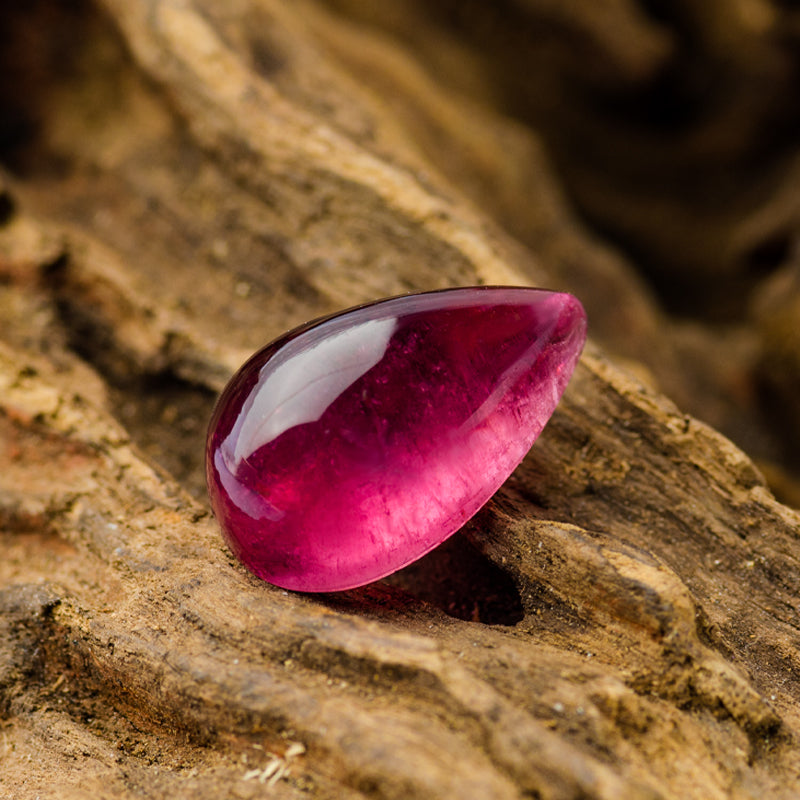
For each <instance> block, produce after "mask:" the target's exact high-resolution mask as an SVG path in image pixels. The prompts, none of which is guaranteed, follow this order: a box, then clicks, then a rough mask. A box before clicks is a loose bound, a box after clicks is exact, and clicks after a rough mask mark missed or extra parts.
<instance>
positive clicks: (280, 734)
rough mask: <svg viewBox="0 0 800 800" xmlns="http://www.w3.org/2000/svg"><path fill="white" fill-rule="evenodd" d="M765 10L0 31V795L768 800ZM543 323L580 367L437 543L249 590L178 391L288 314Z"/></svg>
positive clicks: (739, 7)
mask: <svg viewBox="0 0 800 800" xmlns="http://www.w3.org/2000/svg"><path fill="white" fill-rule="evenodd" d="M798 44H800V7H798V5H797V3H796V2H793V1H792V0H705V1H704V2H702V3H700V2H691V0H675V1H674V2H667V0H602V2H597V1H596V0H564V2H552V1H551V0H498V2H494V3H488V2H483V3H481V2H477V0H462V1H461V2H457V1H456V0H440V1H439V2H437V3H426V2H422V0H388V1H387V2H383V3H371V2H363V0H295V1H294V2H290V1H289V0H282V1H281V0H231V1H230V2H226V3H219V2H212V0H72V2H55V1H54V0H33V2H30V3H24V4H22V3H17V4H14V3H6V4H3V5H2V7H0V795H2V796H4V797H13V798H18V799H20V800H29V799H30V800H34V798H41V799H42V800H44V798H59V800H73V799H75V800H77V799H78V798H92V799H93V800H95V799H96V798H124V799H125V800H133V799H134V798H161V797H166V796H174V797H192V798H201V800H202V798H208V800H212V799H213V800H218V798H221V797H225V798H227V797H231V798H261V797H276V798H305V797H314V798H353V799H354V800H355V799H356V798H397V799H398V800H406V799H408V798H425V800H429V799H434V798H442V799H443V800H452V799H453V798H479V799H481V800H482V799H483V798H539V799H540V800H566V799H567V798H573V799H574V800H578V799H579V798H580V799H582V800H588V799H590V798H591V799H592V800H594V799H595V798H597V799H598V800H599V799H601V798H602V799H603V800H619V798H631V799H633V800H636V799H639V798H642V799H644V798H647V800H656V799H657V798H661V799H663V800H666V799H667V798H680V800H693V799H694V798H696V799H697V800H709V799H711V800H713V798H736V799H737V800H739V799H742V800H744V799H745V798H747V799H750V798H753V800H755V799H756V798H758V799H759V800H762V799H763V798H768V799H771V798H793V797H797V796H798V794H799V793H800V750H798V741H797V739H798V736H800V655H799V653H800V647H799V645H800V619H799V618H798V610H799V609H800V517H799V516H798V512H797V511H796V510H794V508H796V507H798V506H800V457H798V455H797V453H798V445H800V399H799V398H800V391H799V390H800V324H798V322H800V250H798V247H797V242H798V232H800V105H798V103H797V98H798V89H799V88H800V86H799V85H798V77H799V67H800V64H798V61H800V49H799V48H798ZM476 283H499V284H521V285H537V286H547V287H550V288H557V289H567V290H570V291H573V292H574V293H575V294H577V295H578V296H579V297H580V298H581V300H582V301H583V303H584V305H585V306H586V308H587V311H588V314H589V321H590V335H591V343H590V345H589V346H588V347H587V350H586V352H585V354H584V357H583V358H582V361H581V364H580V365H579V367H578V370H577V372H576V374H575V377H574V379H573V382H572V384H571V385H570V388H569V389H568V391H567V394H566V396H565V398H564V400H563V402H562V404H561V406H560V407H559V409H558V411H557V412H556V414H555V416H554V418H553V420H552V421H551V423H550V425H549V426H548V428H547V429H546V431H545V433H544V434H543V436H542V437H541V439H540V440H539V442H538V443H537V444H536V445H535V447H534V449H533V450H532V451H531V453H530V455H529V457H528V458H527V459H526V460H525V461H524V463H523V464H522V465H521V467H520V468H519V469H518V470H517V471H516V472H515V474H514V475H513V476H512V477H511V479H510V480H509V481H508V482H507V484H506V485H505V486H504V487H503V489H502V490H501V491H500V492H499V493H498V495H497V496H496V497H495V498H494V499H493V500H492V502H491V503H490V504H489V505H488V506H487V507H486V508H485V509H484V510H483V511H482V512H481V513H480V514H479V515H478V516H477V517H476V518H475V519H474V520H473V521H472V522H471V523H470V524H469V525H468V526H467V528H466V529H465V530H464V531H462V532H460V533H458V534H457V535H456V536H454V537H453V538H452V539H451V540H450V541H449V542H448V543H446V544H445V545H444V546H443V547H441V548H440V549H438V550H437V551H435V552H434V553H432V554H431V555H429V556H428V557H426V558H425V559H423V560H422V561H420V562H418V563H417V564H415V565H413V566H412V567H410V568H408V569H406V570H404V571H402V572H401V573H399V574H397V575H395V576H393V577H392V578H391V579H388V580H386V581H383V582H380V583H378V584H376V585H373V586H371V587H367V588H365V589H361V590H355V591H351V592H346V593H342V594H337V595H329V596H302V595H296V594H291V593H287V592H285V591H282V590H279V589H275V588H273V587H270V586H269V585H266V584H264V583H261V582H259V581H258V580H256V579H255V578H253V577H252V576H250V575H249V574H248V573H247V572H246V571H245V570H244V569H243V568H242V567H241V566H240V565H239V564H237V563H236V562H235V561H234V559H233V558H232V556H231V555H230V554H229V552H228V551H227V550H226V548H225V546H224V544H223V542H222V540H221V538H220V536H219V532H218V529H217V526H216V524H215V522H214V520H213V518H212V517H211V515H210V513H209V510H208V506H207V501H206V499H205V494H204V487H203V465H202V456H203V445H204V437H205V425H206V421H207V419H208V416H209V414H210V411H211V408H212V405H213V402H214V398H215V395H216V393H217V392H218V391H219V390H220V388H221V387H222V386H223V385H224V383H225V381H226V380H227V379H228V377H229V376H230V375H231V374H232V372H233V371H234V370H235V369H236V367H237V366H238V365H239V364H240V363H241V362H242V360H243V359H244V358H245V357H246V356H247V355H248V354H249V353H250V352H252V351H253V350H254V349H256V348H257V347H259V346H261V345H263V344H264V343H266V342H267V341H268V340H270V339H271V338H273V337H274V336H276V335H278V334H280V333H282V332H283V331H285V330H286V329H288V328H290V327H293V326H294V325H297V324H300V323H302V322H304V321H306V320H308V319H310V318H313V317H315V316H319V315H321V314H324V313H328V312H331V311H334V310H337V309H339V308H343V307H347V306H350V305H354V304H356V303H361V302H366V301H369V300H373V299H376V298H378V297H382V296H386V295H390V294H397V293H401V292H406V291H417V290H426V289H434V288H441V287H446V286H455V285H468V284H476Z"/></svg>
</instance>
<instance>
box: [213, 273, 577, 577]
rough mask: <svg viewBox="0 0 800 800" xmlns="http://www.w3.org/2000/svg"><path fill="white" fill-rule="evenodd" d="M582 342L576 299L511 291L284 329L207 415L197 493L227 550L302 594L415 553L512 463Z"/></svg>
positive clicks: (473, 506) (435, 540)
mask: <svg viewBox="0 0 800 800" xmlns="http://www.w3.org/2000/svg"><path fill="white" fill-rule="evenodd" d="M585 338H586V316H585V314H584V311H583V308H582V307H581V304H580V303H579V302H578V300H576V299H575V298H574V297H573V296H572V295H569V294H562V293H557V292H548V291H544V290H539V289H525V288H510V287H508V288H507V287H471V288H462V289H447V290H443V291H439V292H429V293H425V294H416V295H407V296H403V297H395V298H391V299H389V300H382V301H379V302H377V303H372V304H371V305H367V306H361V307H359V308H355V309H352V310H350V311H345V312H342V313H341V314H337V315H335V316H333V317H328V318H326V319H323V320H320V321H318V322H314V323H310V324H309V325H306V326H304V327H302V328H298V329H296V330H294V331H292V332H290V333H288V334H286V335H285V336H283V337H281V338H280V339H278V340H276V341H275V342H273V343H272V344H270V345H268V346H267V347H265V348H264V349H262V350H260V351H259V352H258V353H256V354H255V355H254V356H253V357H252V358H251V359H250V360H249V361H248V362H247V363H246V364H245V365H244V366H243V367H242V368H241V370H239V372H238V373H237V374H236V375H235V376H234V377H233V379H232V380H231V382H230V383H229V384H228V386H227V387H226V389H225V391H224V392H223V393H222V396H221V397H220V399H219V402H218V403H217V407H216V410H215V411H214V415H213V417H212V420H211V425H210V428H209V434H208V443H207V451H206V471H207V479H208V489H209V494H210V497H211V503H212V506H213V508H214V513H215V515H216V517H217V519H218V520H219V522H220V525H221V526H222V529H223V532H224V534H225V537H226V539H227V541H228V543H229V545H230V547H231V549H232V550H233V552H234V553H235V554H236V555H237V556H238V558H239V559H241V561H242V562H243V563H244V564H245V565H246V566H247V567H248V568H249V569H250V570H252V571H253V572H254V573H255V574H256V575H258V576H260V577H261V578H264V579H265V580H267V581H269V582H270V583H273V584H276V585H278V586H282V587H284V588H287V589H295V590H299V591H307V592H327V591H335V590H340V589H349V588H352V587H355V586H360V585H363V584H365V583H369V582H371V581H374V580H377V579H378V578H381V577H383V576H385V575H388V574H389V573H391V572H394V571H395V570H397V569H400V568H401V567H403V566H405V565H406V564H408V563H410V562H411V561H414V560H415V559H417V558H419V557H420V556H422V555H423V554H425V553H426V552H428V551H429V550H431V549H432V548H433V547H435V546H436V545H438V544H439V543H440V542H442V541H444V539H446V538H447V537H448V536H450V535H451V534H452V533H453V532H455V531H456V530H457V529H458V528H459V527H461V525H463V524H464V522H465V521H466V520H468V519H469V518H470V517H471V516H472V515H473V514H475V512H476V511H478V509H479V508H480V507H481V506H482V505H483V504H484V503H485V502H486V501H487V500H488V499H489V498H490V497H491V496H492V494H493V493H494V492H495V491H497V489H498V488H499V487H500V485H501V484H502V483H503V481H504V480H505V479H506V478H507V477H508V476H509V475H510V474H511V472H512V471H513V470H514V468H515V467H516V466H517V465H518V464H519V463H520V461H521V460H522V459H523V457H524V456H525V454H526V453H527V452H528V450H529V449H530V447H531V445H532V444H533V442H534V440H535V439H536V437H537V436H538V435H539V433H540V432H541V430H542V428H543V427H544V425H545V423H546V422H547V420H548V419H549V418H550V415H551V414H552V413H553V410H554V409H555V407H556V404H557V403H558V400H559V398H560V397H561V394H562V393H563V391H564V388H565V387H566V385H567V382H568V381H569V379H570V376H571V375H572V371H573V369H574V368H575V364H576V363H577V360H578V357H579V356H580V353H581V350H582V348H583V344H584V341H585Z"/></svg>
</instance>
